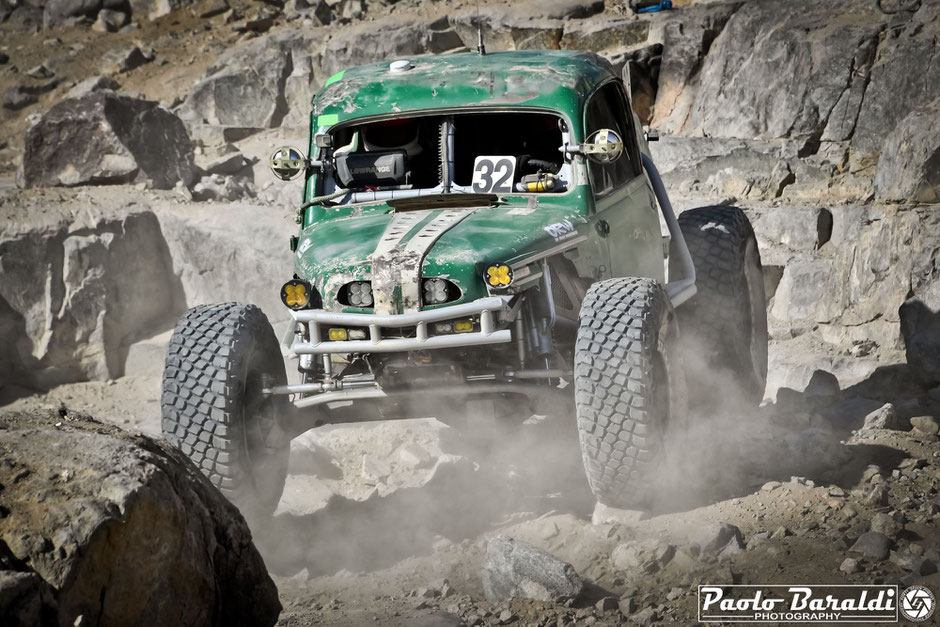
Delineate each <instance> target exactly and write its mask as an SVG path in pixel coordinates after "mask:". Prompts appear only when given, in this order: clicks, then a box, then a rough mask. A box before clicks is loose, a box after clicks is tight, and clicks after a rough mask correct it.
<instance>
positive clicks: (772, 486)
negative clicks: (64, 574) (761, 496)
mask: <svg viewBox="0 0 940 627" xmlns="http://www.w3.org/2000/svg"><path fill="white" fill-rule="evenodd" d="M780 485H781V484H780V482H779V481H768V482H767V483H765V484H764V485H762V486H761V488H760V489H761V492H771V491H773V490H776V489H777V488H779V487H780Z"/></svg>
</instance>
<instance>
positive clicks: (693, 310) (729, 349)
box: [678, 207, 767, 405]
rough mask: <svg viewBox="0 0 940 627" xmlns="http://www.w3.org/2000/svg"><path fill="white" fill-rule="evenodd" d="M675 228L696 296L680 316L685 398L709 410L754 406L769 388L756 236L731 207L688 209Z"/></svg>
mask: <svg viewBox="0 0 940 627" xmlns="http://www.w3.org/2000/svg"><path fill="white" fill-rule="evenodd" d="M679 226H680V227H681V229H682V234H683V236H684V237H685V241H686V244H687V245H688V247H689V252H690V253H691V254H692V261H693V262H694V263H695V274H696V281H695V282H696V287H697V288H698V291H697V293H696V294H695V296H693V297H692V298H691V299H690V300H689V302H687V303H685V304H683V305H682V306H681V307H679V309H678V313H679V326H680V328H681V329H682V339H683V344H684V347H683V348H684V351H685V359H684V361H685V363H686V364H687V370H686V379H687V381H688V382H689V391H690V393H691V394H692V396H693V398H696V399H701V400H702V401H705V402H710V403H711V404H716V403H720V402H722V401H723V400H725V399H727V398H741V399H742V400H744V401H745V402H747V403H749V404H754V405H756V404H757V403H759V402H760V401H761V399H762V398H763V395H764V386H765V385H766V383H767V299H766V296H765V295H764V278H763V271H762V269H761V261H760V252H759V251H758V249H757V240H756V238H755V237H754V229H752V228H751V223H750V221H749V220H748V219H747V216H746V215H745V214H744V212H743V211H741V210H740V209H738V208H737V207H701V208H698V209H691V210H689V211H686V212H684V213H683V214H681V215H680V216H679ZM693 356H698V358H693ZM729 383H730V384H731V385H733V386H734V387H735V388H736V390H735V391H736V392H737V393H736V394H730V393H729V390H727V389H726V388H725V385H726V384H729Z"/></svg>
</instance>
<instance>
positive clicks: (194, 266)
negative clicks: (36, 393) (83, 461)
mask: <svg viewBox="0 0 940 627" xmlns="http://www.w3.org/2000/svg"><path fill="white" fill-rule="evenodd" d="M101 191H102V192H105V191H108V188H103V189H102V190H101ZM152 202H154V204H155V205H156V206H158V207H159V210H157V211H154V210H151V209H150V208H149V207H148V206H146V205H143V204H142V205H138V206H137V207H132V208H130V209H126V208H125V209H121V208H110V209H109V208H100V209H92V208H89V206H88V205H92V206H94V205H96V204H99V203H101V199H100V198H98V197H96V196H91V197H90V198H89V197H88V196H85V197H84V198H79V199H78V202H77V203H72V204H69V206H65V207H56V208H51V207H50V206H47V207H46V208H45V209H44V211H43V213H42V214H41V215H42V219H41V220H37V219H36V217H35V216H36V214H35V212H34V211H33V210H32V209H31V208H29V207H25V208H20V209H17V210H13V209H12V208H10V210H9V211H8V214H7V216H8V217H9V218H10V225H11V226H9V227H8V228H6V230H4V232H3V234H2V235H0V274H2V276H3V280H2V281H0V341H2V343H3V345H4V346H5V347H6V349H5V350H4V351H3V352H2V353H0V378H3V379H6V380H8V381H9V380H13V381H18V382H20V383H23V384H27V385H39V386H47V385H55V384H58V383H63V382H70V381H83V380H89V379H97V380H104V379H109V378H114V377H119V376H121V375H122V374H123V373H124V363H125V360H126V358H127V355H128V352H127V351H128V347H129V346H130V344H131V343H133V342H136V341H138V340H141V339H143V338H147V337H150V336H151V335H154V334H156V333H159V332H161V331H163V330H166V329H169V328H172V326H173V324H174V321H175V320H176V318H177V316H179V314H180V313H181V312H182V311H183V310H184V309H185V308H186V307H187V306H193V305H197V304H203V303H208V302H225V301H231V300H237V301H241V302H253V303H256V304H258V305H260V306H261V307H262V308H263V309H264V310H265V312H266V313H267V315H268V317H269V319H270V320H272V321H275V322H276V321H280V320H283V319H285V318H284V317H285V310H284V307H283V305H281V304H280V301H279V297H278V293H277V289H276V285H279V283H278V281H279V280H281V278H282V277H283V276H285V273H288V275H289V271H290V268H291V267H292V266H291V259H292V256H291V253H290V250H289V249H288V247H287V245H286V243H285V242H286V241H287V238H288V237H289V235H290V232H291V230H292V229H291V226H292V225H290V223H289V221H288V220H284V219H283V218H282V217H281V216H280V215H277V214H276V213H272V212H271V211H270V210H267V211H265V210H264V209H262V208H259V207H245V206H239V205H230V206H228V207H226V208H225V209H221V208H219V207H211V206H210V207H206V206H192V205H189V206H185V207H183V208H182V209H181V210H179V211H174V210H173V207H172V205H170V204H167V203H166V201H164V202H163V203H162V204H160V203H159V201H156V200H153V201H152ZM223 212H224V213H223ZM222 217H224V220H222V219H221V218H222ZM248 224H250V225H251V228H246V225H248ZM36 286H41V287H40V288H38V289H37V287H36Z"/></svg>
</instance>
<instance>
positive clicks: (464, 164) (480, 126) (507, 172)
mask: <svg viewBox="0 0 940 627" xmlns="http://www.w3.org/2000/svg"><path fill="white" fill-rule="evenodd" d="M331 136H332V148H329V149H324V151H323V152H321V155H320V158H321V161H323V163H324V167H323V169H322V171H321V175H320V176H319V177H318V181H317V182H318V185H317V188H318V189H317V191H318V194H320V195H323V196H333V198H332V199H330V200H329V201H327V202H328V203H329V204H352V203H359V202H368V201H382V200H389V199H396V198H408V197H413V196H421V195H426V194H427V195H430V194H438V195H439V194H469V193H473V194H510V193H512V194H518V193H540V194H547V193H553V194H554V193H560V192H564V191H566V190H567V189H568V186H569V184H570V181H571V166H570V164H568V163H566V162H565V160H564V159H563V153H562V152H561V148H562V147H563V146H564V144H565V143H566V142H568V132H567V128H566V126H565V123H564V121H563V120H562V119H561V118H560V117H559V116H557V115H553V114H551V113H530V112H493V113H463V114H457V115H447V116H440V115H436V116H435V115H429V116H414V117H404V118H398V119H394V120H383V121H380V122H366V123H362V124H353V125H346V126H343V127H340V128H338V129H335V130H333V131H332V132H331ZM343 191H346V192H347V193H346V194H343V193H342V192H343Z"/></svg>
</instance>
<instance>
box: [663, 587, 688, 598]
mask: <svg viewBox="0 0 940 627" xmlns="http://www.w3.org/2000/svg"><path fill="white" fill-rule="evenodd" d="M684 595H685V588H679V587H676V588H673V589H672V590H670V591H669V593H668V594H667V595H666V600H667V601H675V600H676V599H678V598H680V597H682V596H684Z"/></svg>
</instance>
